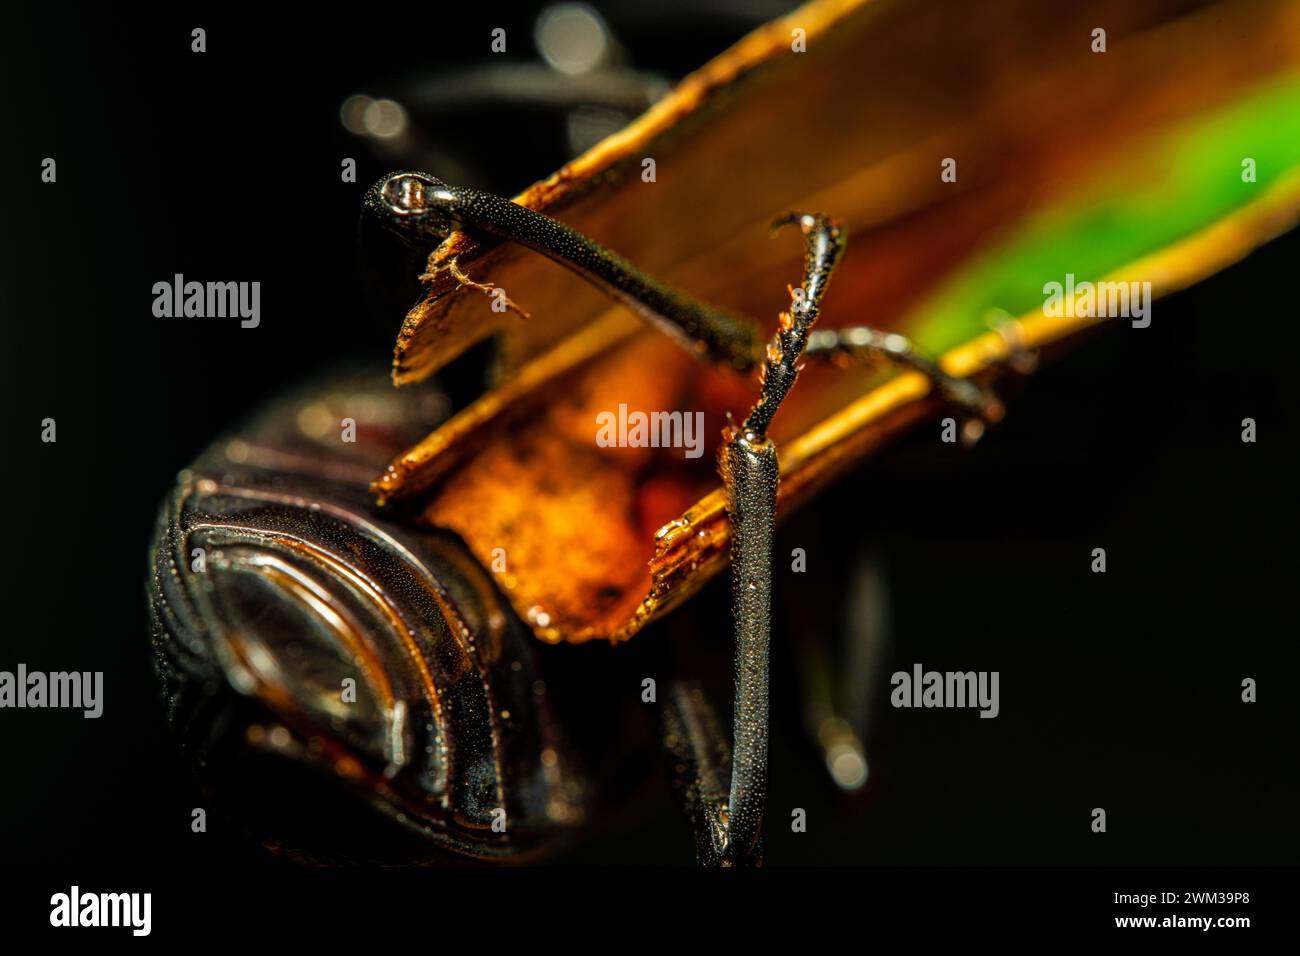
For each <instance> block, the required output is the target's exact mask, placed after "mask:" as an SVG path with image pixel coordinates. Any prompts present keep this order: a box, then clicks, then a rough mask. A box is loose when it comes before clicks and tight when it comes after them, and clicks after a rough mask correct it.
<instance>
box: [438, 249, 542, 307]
mask: <svg viewBox="0 0 1300 956" xmlns="http://www.w3.org/2000/svg"><path fill="white" fill-rule="evenodd" d="M447 268H448V269H450V270H451V275H452V278H454V279H455V280H456V281H457V282H459V283H460V284H461V286H462V287H464V288H470V289H478V291H480V292H482V293H483V294H484V295H486V296H487V297H488V298H493V297H495V296H497V295H500V296H501V301H502V302H504V303H505V305H506V308H508V309H509V310H510V311H511V312H514V313H515V314H516V315H518V316H519V317H520V318H521V319H526V318H528V313H527V312H525V311H524V310H523V309H521V308H520V307H519V306H518V305H517V304H515V301H514V300H513V299H511V298H510V297H509V296H507V295H506V294H505V292H504V291H503V290H498V289H497V287H496V286H494V285H493V284H492V283H491V282H475V281H474V280H473V279H471V278H470V277H469V276H467V275H466V274H465V273H464V272H463V271H462V270H461V268H460V263H459V262H457V261H456V260H455V259H452V260H451V262H449V263H447Z"/></svg>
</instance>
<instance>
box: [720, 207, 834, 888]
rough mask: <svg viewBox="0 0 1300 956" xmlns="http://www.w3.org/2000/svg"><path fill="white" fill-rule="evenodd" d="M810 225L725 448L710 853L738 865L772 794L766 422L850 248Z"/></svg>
mask: <svg viewBox="0 0 1300 956" xmlns="http://www.w3.org/2000/svg"><path fill="white" fill-rule="evenodd" d="M781 223H793V224H796V225H798V226H799V228H800V229H801V230H802V231H803V234H804V240H805V244H806V253H805V257H804V284H803V291H802V293H801V294H800V295H798V296H796V297H795V299H794V302H793V304H792V306H791V308H790V311H789V312H785V313H782V314H781V317H780V321H779V322H778V324H777V331H776V334H775V336H773V338H772V341H771V342H770V343H769V344H768V346H767V351H766V358H765V361H764V363H763V371H762V382H763V384H762V390H761V392H760V393H759V398H758V402H757V403H756V404H755V405H754V407H753V408H752V409H751V410H750V412H749V415H748V416H746V418H745V420H744V422H743V423H742V424H741V425H740V426H739V427H736V426H734V425H728V427H727V429H726V431H725V433H724V443H723V445H722V448H721V450H720V451H719V453H718V470H719V472H720V474H721V475H722V481H723V484H724V486H725V487H726V492H727V515H728V519H729V521H730V524H731V593H732V614H733V618H734V624H735V642H736V650H735V671H734V688H735V689H734V695H735V696H734V700H733V712H732V748H731V750H732V760H731V784H730V788H729V790H728V794H727V802H726V806H725V808H720V809H719V810H718V811H717V821H716V823H714V822H713V821H712V820H711V819H710V818H708V817H706V818H705V822H706V823H708V824H709V826H708V828H707V829H708V833H709V836H710V839H711V841H712V843H711V850H710V852H709V854H708V855H707V856H704V857H703V860H704V861H705V862H717V863H720V864H721V865H723V866H737V865H744V864H750V863H756V862H757V861H758V857H759V854H760V853H761V833H762V823H763V805H764V802H765V799H766V794H767V732H768V727H767V722H768V647H769V644H770V637H771V627H772V620H771V618H772V532H773V525H774V521H775V517H776V489H777V481H778V472H779V469H778V466H777V457H776V443H775V442H773V441H771V440H770V439H769V438H768V437H767V428H768V425H770V424H771V421H772V417H773V416H774V415H775V414H776V412H777V409H778V408H779V407H780V405H781V402H782V400H783V399H784V398H785V396H786V395H787V394H788V393H789V391H790V387H791V386H792V385H793V384H794V381H795V379H796V378H797V377H798V375H799V369H800V365H801V363H800V359H801V357H802V355H803V350H804V348H805V347H806V346H807V343H808V334H809V331H810V330H811V328H812V324H813V322H814V321H816V319H817V315H818V313H819V311H820V309H821V299H822V295H823V293H824V292H825V290H826V284H827V282H828V281H829V279H830V274H831V271H832V270H833V269H834V268H835V264H836V262H838V261H839V257H840V255H841V254H842V253H843V251H844V234H843V231H842V230H841V229H840V227H839V225H838V223H835V222H833V221H831V220H829V219H826V218H824V217H822V216H813V215H791V216H787V217H785V218H784V219H782V220H780V222H779V223H778V224H781Z"/></svg>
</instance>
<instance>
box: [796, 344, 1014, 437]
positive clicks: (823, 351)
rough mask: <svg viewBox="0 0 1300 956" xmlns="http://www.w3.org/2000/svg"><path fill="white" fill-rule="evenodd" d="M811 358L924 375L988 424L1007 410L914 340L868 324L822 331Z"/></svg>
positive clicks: (995, 397) (974, 415) (809, 346)
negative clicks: (893, 366)
mask: <svg viewBox="0 0 1300 956" xmlns="http://www.w3.org/2000/svg"><path fill="white" fill-rule="evenodd" d="M806 354H807V355H808V357H809V358H815V359H822V360H829V361H844V360H848V361H870V360H872V359H881V358H883V359H885V360H887V361H890V362H895V363H897V364H899V365H903V366H906V367H908V368H911V369H914V370H915V371H918V372H920V373H921V374H922V375H924V376H925V377H926V378H928V379H929V380H930V381H931V383H932V384H933V385H934V387H935V388H937V389H938V390H939V392H940V393H941V394H942V395H943V396H944V398H946V399H948V400H949V401H950V402H952V403H953V404H955V405H957V406H959V407H960V408H962V409H965V410H966V411H967V412H968V413H969V414H970V415H972V416H973V417H975V418H978V419H981V420H982V421H986V422H996V421H1000V420H1001V419H1002V415H1003V407H1002V402H1001V401H999V399H998V398H997V396H996V395H994V394H993V393H992V392H990V391H989V390H987V389H985V388H981V387H980V386H979V385H976V384H975V383H974V382H972V381H970V380H968V379H964V378H957V377H956V376H954V375H949V374H948V373H947V372H945V371H944V370H943V369H942V368H940V367H939V365H938V364H937V363H936V362H934V361H932V360H930V359H928V358H926V357H925V356H924V355H922V354H921V353H919V352H918V351H917V350H916V347H915V346H914V345H913V344H912V341H911V340H910V339H909V338H907V336H905V335H900V334H898V333H897V332H881V331H879V330H877V329H872V328H868V327H867V326H865V325H857V326H852V327H850V328H845V329H818V330H817V331H816V332H813V333H812V334H811V335H810V336H809V339H808V349H807V353H806Z"/></svg>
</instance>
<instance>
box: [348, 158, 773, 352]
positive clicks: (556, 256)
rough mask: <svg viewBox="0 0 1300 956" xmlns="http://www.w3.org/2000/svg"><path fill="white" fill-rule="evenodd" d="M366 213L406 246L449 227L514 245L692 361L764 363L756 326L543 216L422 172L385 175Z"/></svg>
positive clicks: (437, 236) (435, 238)
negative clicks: (611, 303) (599, 294)
mask: <svg viewBox="0 0 1300 956" xmlns="http://www.w3.org/2000/svg"><path fill="white" fill-rule="evenodd" d="M365 204H366V207H367V209H369V211H370V213H371V214H372V215H375V216H377V217H378V218H379V221H380V222H381V223H382V224H383V225H385V226H386V227H387V228H389V229H391V230H392V231H394V232H396V233H397V234H398V235H400V236H401V237H403V238H404V239H405V240H406V241H408V242H411V243H416V244H426V245H437V244H438V243H440V242H442V241H443V240H444V239H445V238H446V237H447V235H448V233H449V232H450V231H451V230H452V229H462V230H465V231H467V232H469V233H471V234H474V235H475V236H476V237H483V236H489V237H496V238H498V239H507V240H510V241H511V242H517V243H519V244H520V245H523V246H527V247H528V248H529V249H532V250H533V251H535V252H539V253H541V254H542V255H544V256H546V257H547V258H549V259H552V260H554V261H555V262H558V263H560V264H561V265H563V266H566V267H567V268H569V269H572V270H573V271H574V272H576V273H577V274H578V275H580V276H582V278H584V279H586V280H587V281H588V282H590V283H592V284H593V285H595V286H596V287H597V288H598V289H600V290H601V291H603V292H604V293H605V294H607V295H609V296H610V297H611V298H613V299H615V300H616V301H618V302H620V303H622V304H623V305H624V306H626V307H627V308H628V309H630V310H631V311H632V312H633V313H634V314H636V315H638V316H640V317H641V318H642V319H645V320H646V321H648V322H650V323H651V324H653V325H655V326H656V327H658V328H660V329H662V330H663V331H664V332H666V333H668V334H669V335H671V336H672V337H673V338H674V339H675V340H676V341H678V342H679V343H680V344H681V345H682V346H683V347H684V348H685V349H686V350H687V351H689V352H690V353H691V354H692V355H694V356H696V357H697V358H701V359H704V360H706V361H711V362H716V363H719V364H722V365H729V366H730V367H732V368H734V369H736V370H738V371H748V370H749V369H752V368H754V367H755V366H756V365H758V363H759V361H761V359H762V348H761V343H762V336H761V333H760V332H759V330H758V329H757V327H756V326H755V325H754V323H752V322H750V321H749V320H747V319H744V318H741V317H739V316H735V315H731V314H730V313H728V312H724V311H723V310H721V309H717V308H714V307H713V306H710V305H706V304H705V303H703V302H700V301H699V300H697V299H694V298H692V297H691V296H688V295H686V294H684V293H682V292H679V291H677V290H676V289H673V288H672V287H670V286H668V285H666V284H665V283H663V282H661V281H659V280H658V279H656V278H654V277H653V276H651V275H648V274H647V273H645V272H642V271H641V270H640V269H638V268H637V267H636V266H634V265H633V264H632V263H630V262H628V261H627V260H626V259H624V258H623V257H621V256H619V255H618V254H616V253H614V252H611V251H610V250H609V249H606V248H605V247H604V246H602V245H600V244H599V243H597V242H594V241H593V240H591V239H588V238H587V237H586V236H584V235H583V234H582V233H580V232H578V231H577V230H575V229H570V228H569V227H568V226H566V225H564V224H563V223H562V222H559V221H557V220H555V219H552V218H551V217H549V216H545V215H542V214H541V213H539V212H536V211H534V210H532V209H528V208H526V207H524V206H520V205H518V204H517V203H513V202H511V201H510V200H509V199H503V198H502V197H500V196H496V195H494V194H492V193H489V192H484V191H483V190H481V189H470V188H467V187H463V186H451V185H448V184H447V183H444V182H443V181H442V180H440V179H437V178H436V177H434V176H430V175H428V174H427V173H415V172H402V173H391V174H389V175H388V176H385V177H384V178H383V179H381V180H380V181H379V182H378V183H376V184H375V185H374V186H372V187H371V188H370V190H369V191H368V192H367V193H366V199H365ZM458 281H459V280H458Z"/></svg>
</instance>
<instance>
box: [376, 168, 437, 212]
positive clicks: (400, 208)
mask: <svg viewBox="0 0 1300 956" xmlns="http://www.w3.org/2000/svg"><path fill="white" fill-rule="evenodd" d="M384 200H385V202H387V203H388V206H389V208H391V209H392V210H393V211H395V212H402V213H412V212H422V211H423V210H424V209H426V208H427V203H426V196H425V183H424V181H423V180H421V179H420V178H419V177H418V176H394V177H393V178H392V179H390V180H389V181H388V182H386V183H385V184H384Z"/></svg>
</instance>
